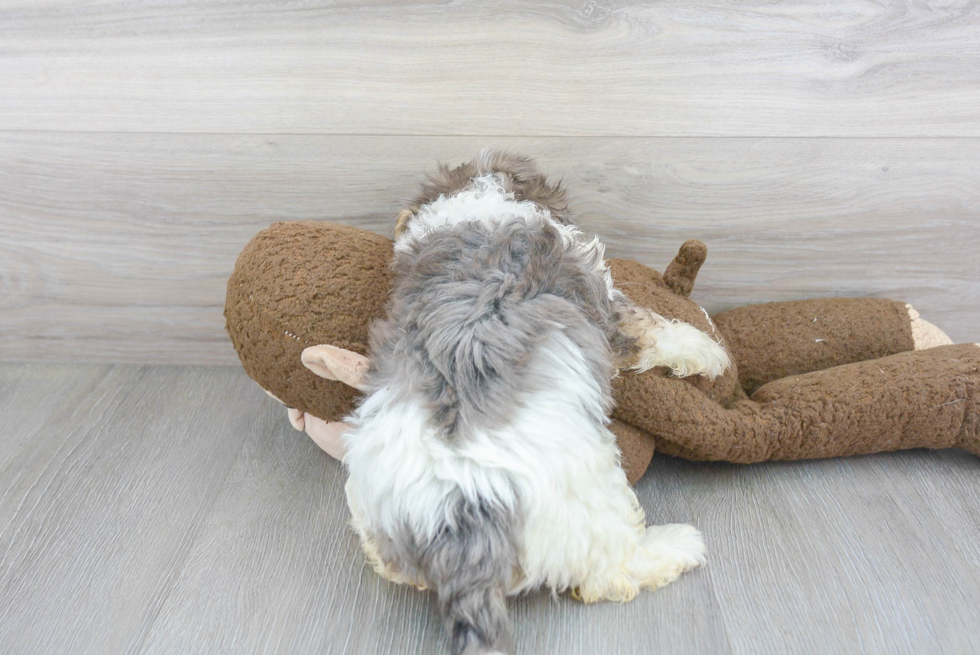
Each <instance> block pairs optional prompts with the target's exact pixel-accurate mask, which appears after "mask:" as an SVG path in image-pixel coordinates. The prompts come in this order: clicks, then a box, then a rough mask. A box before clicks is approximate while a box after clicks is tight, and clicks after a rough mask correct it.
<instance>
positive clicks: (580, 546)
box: [521, 435, 704, 603]
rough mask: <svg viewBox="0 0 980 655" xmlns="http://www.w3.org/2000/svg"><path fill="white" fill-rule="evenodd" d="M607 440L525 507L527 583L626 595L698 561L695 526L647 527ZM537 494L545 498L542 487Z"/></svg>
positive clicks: (604, 596)
mask: <svg viewBox="0 0 980 655" xmlns="http://www.w3.org/2000/svg"><path fill="white" fill-rule="evenodd" d="M617 454H618V453H617V451H616V446H615V444H614V443H613V442H612V439H611V435H610V440H609V441H608V443H604V444H603V445H601V446H599V447H598V448H597V449H596V450H594V451H592V452H589V453H587V454H583V453H577V456H576V457H575V458H574V459H575V461H574V462H572V461H571V458H570V461H568V462H567V468H562V467H555V470H561V471H563V475H562V476H561V477H555V478H553V479H551V480H549V481H545V482H547V483H548V484H547V485H545V486H546V487H547V488H548V489H549V490H552V491H553V492H557V493H556V495H555V496H554V497H553V500H551V501H550V502H543V503H536V504H534V505H533V506H532V508H531V509H530V511H528V512H527V516H526V520H525V524H524V525H525V529H524V548H523V553H522V561H521V566H522V569H523V571H524V574H525V576H526V577H527V579H526V581H525V582H526V586H528V587H533V586H536V585H538V584H544V585H546V586H548V587H551V588H552V589H555V590H558V591H562V590H570V591H571V592H572V594H573V596H574V597H576V598H578V599H580V600H582V601H584V602H587V603H591V602H596V601H600V600H613V601H620V602H622V601H628V600H632V599H633V597H634V596H636V594H638V593H639V591H640V590H641V589H644V588H648V589H653V588H657V587H662V586H664V585H666V584H667V583H669V582H672V581H673V580H676V579H677V577H678V576H679V575H680V574H681V573H683V572H684V571H687V570H689V569H692V568H694V567H696V566H698V565H700V564H701V563H702V562H703V561H704V543H703V542H702V540H701V535H700V533H699V532H698V531H697V530H696V529H694V528H693V527H691V526H689V525H665V526H656V527H650V528H647V527H645V525H644V514H643V509H642V508H641V507H640V504H639V502H638V500H637V498H636V494H635V493H634V492H633V489H632V488H631V487H630V486H629V483H628V482H627V480H626V474H625V473H624V472H623V469H622V468H621V467H620V466H619V463H618V458H617ZM540 497H544V495H543V494H542V495H541V496H540Z"/></svg>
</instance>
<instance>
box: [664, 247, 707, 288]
mask: <svg viewBox="0 0 980 655" xmlns="http://www.w3.org/2000/svg"><path fill="white" fill-rule="evenodd" d="M707 257H708V246H706V245H704V244H703V243H701V242H700V241H698V240H697V239H691V240H689V241H685V242H684V244H683V245H682V246H681V249H680V250H679V251H678V252H677V256H676V257H674V261H672V262H670V265H669V266H667V270H665V271H664V284H666V285H667V288H668V289H670V290H671V291H673V292H674V293H676V294H677V295H678V296H684V297H685V298H687V297H688V296H690V295H691V289H693V288H694V280H695V279H696V278H697V276H698V271H699V270H701V264H703V263H704V260H705V259H706V258H707Z"/></svg>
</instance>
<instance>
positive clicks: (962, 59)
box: [0, 0, 980, 364]
mask: <svg viewBox="0 0 980 655" xmlns="http://www.w3.org/2000/svg"><path fill="white" fill-rule="evenodd" d="M485 146H496V147H507V148H512V149H515V150H518V151H522V152H525V153H527V154H530V155H533V156H535V157H538V158H539V159H540V160H541V163H542V166H543V168H544V169H545V170H546V171H548V172H549V173H550V174H553V175H554V176H555V177H556V178H557V177H561V178H563V179H564V182H565V183H566V184H567V186H568V188H569V190H570V196H571V199H572V204H573V207H574V208H575V209H576V210H577V211H578V214H579V218H580V222H581V223H583V225H585V226H586V227H587V228H589V229H591V230H594V231H596V232H598V233H600V234H601V235H603V236H604V238H605V239H606V241H607V242H608V244H609V252H610V254H612V255H615V256H623V257H633V258H636V259H639V260H641V261H643V262H644V263H647V264H650V265H653V266H656V267H662V266H664V265H665V264H666V263H667V261H669V259H670V257H671V256H672V254H673V252H674V251H675V250H676V248H677V246H678V245H679V244H680V243H681V242H682V241H683V240H685V239H687V238H691V237H697V238H700V239H702V240H704V241H705V242H707V243H708V245H709V249H710V255H709V259H708V263H707V265H706V266H705V269H704V271H703V273H702V276H701V278H700V281H699V285H698V287H697V288H696V290H695V294H696V297H697V298H698V300H700V301H701V302H702V304H704V305H705V306H706V307H708V308H709V309H710V310H721V309H726V308H729V307H732V306H734V305H737V304H742V303H745V302H759V301H765V300H780V299H789V298H801V297H815V296H823V295H843V296H856V295H873V296H880V297H895V298H902V299H906V300H909V301H910V302H912V303H913V304H915V305H916V306H917V307H918V308H919V309H920V311H921V312H922V314H923V315H924V316H925V317H926V318H927V319H929V320H932V321H933V322H935V323H937V324H939V325H940V326H941V327H943V328H945V329H946V330H947V332H949V334H950V335H951V336H952V337H953V338H954V339H955V340H958V341H965V340H980V328H977V327H976V325H975V324H976V323H977V319H978V318H980V258H978V255H977V253H978V252H980V4H978V3H976V2H944V3H925V2H919V3H893V2H871V1H867V0H841V1H839V2H806V1H804V0H788V1H786V2H775V3H773V2H764V3H763V2H743V3H725V4H709V3H703V2H689V1H687V0H674V1H665V2H660V1H658V2H632V1H630V2H598V1H591V2H588V1H583V2H579V1H576V0H569V1H561V0H558V1H555V2H549V3H535V2H525V1H517V0H515V1H513V2H478V1H475V0H473V1H465V2H449V3H432V2H430V3H426V2H386V1H385V0H373V1H369V2H329V1H324V2H320V3H310V2H299V1H291V0H287V1H272V0H243V1H240V2H239V1H236V2H225V1H220V0H203V1H202V2H197V3H193V4H186V3H177V2H164V1H156V2H153V1H151V2H139V3H137V2H112V1H107V2H97V3H89V2H68V1H66V0H48V1H46V2H43V3H38V2H28V1H27V0H9V1H4V2H0V359H13V360H31V359H38V358H40V359H46V360H72V361H119V362H134V363H145V362H162V363H211V364H235V363H237V358H236V357H235V354H234V352H233V350H232V349H231V347H230V344H229V342H228V340H227V338H226V336H225V334H224V329H223V318H222V315H221V309H222V304H223V295H224V283H225V280H226V279H227V276H228V274H229V272H230V271H231V267H232V266H233V264H234V260H235V256H236V255H237V253H238V251H239V250H240V249H241V248H242V246H244V244H245V243H246V242H247V241H248V239H249V238H250V237H251V236H252V235H253V234H254V233H255V232H257V231H258V230H260V229H261V228H263V227H264V226H266V225H268V224H269V223H271V222H273V221H278V220H292V219H311V218H313V219H324V220H332V221H337V222H343V223H348V224H354V225H360V226H363V227H366V228H368V229H372V230H375V231H379V232H382V233H385V232H387V231H388V229H389V224H390V220H391V217H392V216H393V214H394V212H395V211H396V208H397V206H398V201H399V199H401V198H404V197H405V196H406V195H408V194H410V193H411V191H412V187H413V184H414V182H415V180H417V179H418V177H419V176H420V175H421V174H422V173H424V172H425V171H426V170H430V169H431V168H432V167H433V164H434V162H435V161H437V160H446V161H461V160H463V159H466V158H469V157H471V156H473V155H474V154H475V153H476V152H477V151H478V150H479V149H480V148H482V147H485Z"/></svg>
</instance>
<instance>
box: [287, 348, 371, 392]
mask: <svg viewBox="0 0 980 655" xmlns="http://www.w3.org/2000/svg"><path fill="white" fill-rule="evenodd" d="M302 360H303V366H305V367H306V368H308V369H310V370H311V371H313V372H314V373H316V374H317V375H319V376H320V377H321V378H326V379H327V380H338V381H340V382H343V383H344V384H346V385H349V386H352V387H354V388H355V389H358V390H359V391H364V390H365V388H366V386H365V384H364V374H365V373H367V370H368V358H367V357H365V356H364V355H358V354H357V353H355V352H352V351H350V350H344V349H343V348H338V347H337V346H331V345H328V344H324V345H321V346H310V347H309V348H307V349H305V350H304V351H303V355H302Z"/></svg>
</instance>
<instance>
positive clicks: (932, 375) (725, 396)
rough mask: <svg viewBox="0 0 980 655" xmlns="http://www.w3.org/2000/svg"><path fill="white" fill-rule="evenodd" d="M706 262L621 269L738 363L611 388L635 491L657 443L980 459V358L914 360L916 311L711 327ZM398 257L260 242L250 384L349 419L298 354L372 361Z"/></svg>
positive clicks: (773, 307) (852, 306) (240, 306)
mask: <svg viewBox="0 0 980 655" xmlns="http://www.w3.org/2000/svg"><path fill="white" fill-rule="evenodd" d="M706 253H707V250H706V248H705V247H704V244H702V243H700V242H698V241H689V242H687V243H685V244H684V245H683V246H682V247H681V250H680V252H679V253H678V256H677V257H676V258H675V260H674V262H672V263H671V265H670V266H668V267H667V274H665V275H664V276H662V275H660V273H658V272H656V271H654V270H653V269H651V268H648V267H646V266H643V265H641V264H639V263H637V262H632V261H626V260H610V267H611V269H612V274H613V278H614V280H615V281H616V285H617V287H619V288H620V289H621V290H622V291H623V292H624V293H625V294H626V295H627V296H628V297H629V298H630V300H632V301H633V302H634V303H636V304H639V305H642V306H645V307H648V308H650V309H651V310H653V311H655V312H657V313H658V314H660V315H661V316H664V317H666V318H676V319H680V320H683V321H686V322H688V323H690V324H692V325H694V326H695V327H697V328H699V329H701V330H703V331H704V332H706V333H707V334H709V335H712V336H713V337H714V338H716V339H718V341H719V343H722V344H723V345H725V346H726V347H727V348H729V352H730V353H731V354H732V357H733V366H732V368H731V370H729V371H727V372H726V373H725V374H724V375H722V376H720V377H719V378H717V379H715V380H708V379H706V378H704V377H701V376H694V377H690V378H683V379H676V378H672V377H670V376H669V374H668V372H667V371H666V370H665V369H654V370H651V371H647V372H645V373H642V374H636V373H635V372H631V371H625V372H623V373H621V374H620V375H619V376H618V377H616V378H615V379H614V380H613V390H614V391H613V392H614V397H615V400H616V403H617V405H616V409H615V410H614V413H613V416H614V421H613V423H612V426H611V427H612V430H613V431H614V433H615V434H616V435H617V439H618V443H619V447H620V450H621V451H622V453H623V464H624V468H625V469H626V473H627V476H628V477H629V479H630V481H636V480H637V479H639V477H640V476H641V475H642V473H643V472H644V471H645V470H646V467H647V465H648V464H649V462H650V458H651V457H652V455H653V452H654V446H655V445H656V448H657V449H659V450H660V451H662V452H664V453H667V454H670V455H676V456H680V457H685V458H688V459H695V460H723V461H730V462H740V463H748V462H760V461H766V460H770V459H801V458H812V457H837V456H841V455H851V454H856V453H872V452H880V451H886V450H897V449H902V448H921V447H925V448H949V447H960V448H965V449H967V450H970V451H972V452H974V453H977V454H980V437H978V435H980V418H978V414H980V409H978V407H980V347H978V346H976V345H973V344H967V345H961V346H942V347H938V348H932V349H929V350H922V351H911V348H912V336H911V328H910V323H911V321H910V319H909V315H908V310H907V309H906V307H905V305H904V303H897V302H892V301H887V300H874V299H867V298H864V299H823V300H809V301H801V302H790V303H770V304H767V305H752V306H749V307H743V308H740V309H736V310H732V311H730V312H725V313H724V314H720V315H719V316H717V317H715V319H714V324H713V323H712V322H711V321H710V320H709V319H708V318H707V316H706V315H705V313H704V311H703V310H702V309H701V308H700V307H699V306H698V305H697V304H696V303H694V302H692V301H691V300H689V299H688V298H687V297H686V296H687V294H689V293H690V291H691V288H692V287H693V284H694V279H695V277H696V276H697V273H698V269H699V268H700V266H701V263H703V262H704V259H705V256H706ZM391 256H392V250H391V241H390V240H388V239H386V238H384V237H380V236H377V235H375V234H372V233H370V232H367V231H364V230H360V229H358V228H352V227H345V226H341V225H334V224H331V223H320V222H292V223H277V224H275V225H273V226H272V227H270V228H268V229H267V230H263V231H262V232H260V233H259V234H258V235H257V236H256V237H255V238H254V239H253V240H252V242H250V243H249V244H248V245H247V246H246V247H245V250H244V251H243V252H242V254H241V256H240V257H239V259H238V263H237V264H236V266H235V272H234V273H233V274H232V276H231V279H230V280H229V281H228V297H227V301H226V306H225V316H226V318H227V328H228V333H229V334H230V335H231V338H232V342H233V343H234V344H235V348H236V349H237V350H238V354H239V356H240V358H241V360H242V364H243V365H244V366H245V370H246V372H248V374H249V375H250V376H251V377H252V378H253V379H255V380H256V381H257V382H258V383H259V384H260V385H261V386H262V387H263V388H265V389H267V390H268V391H270V392H271V393H273V394H274V395H275V396H276V397H278V398H279V399H280V400H282V401H283V402H285V403H286V404H287V405H289V406H291V407H297V408H299V409H301V410H303V411H305V412H309V413H310V414H312V415H314V416H317V417H319V418H322V419H324V420H326V421H333V420H339V419H340V418H342V417H343V416H344V415H345V414H347V413H348V412H349V411H350V410H351V404H352V402H353V399H354V398H355V396H356V394H357V392H356V391H355V390H354V389H352V388H350V387H347V386H345V385H343V384H341V383H339V382H332V381H328V380H324V379H323V378H320V377H318V376H316V375H314V374H313V373H311V372H310V371H308V370H307V369H306V368H305V367H304V366H303V364H302V362H301V360H300V354H301V353H302V351H303V349H304V348H306V347H307V346H312V345H318V344H333V345H336V346H339V347H341V348H347V349H350V350H353V351H355V352H358V353H362V354H366V352H367V341H368V337H367V335H368V326H369V324H370V322H371V321H372V320H373V319H374V318H377V317H380V316H382V314H383V312H384V305H385V300H386V297H387V292H388V289H389V288H390V284H391V270H390V261H391ZM814 318H815V319H817V320H816V321H814V320H813V319H814ZM743 386H745V387H746V388H747V389H748V390H750V391H754V393H753V395H752V397H751V399H750V398H748V397H747V395H746V392H745V391H744V390H743Z"/></svg>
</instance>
